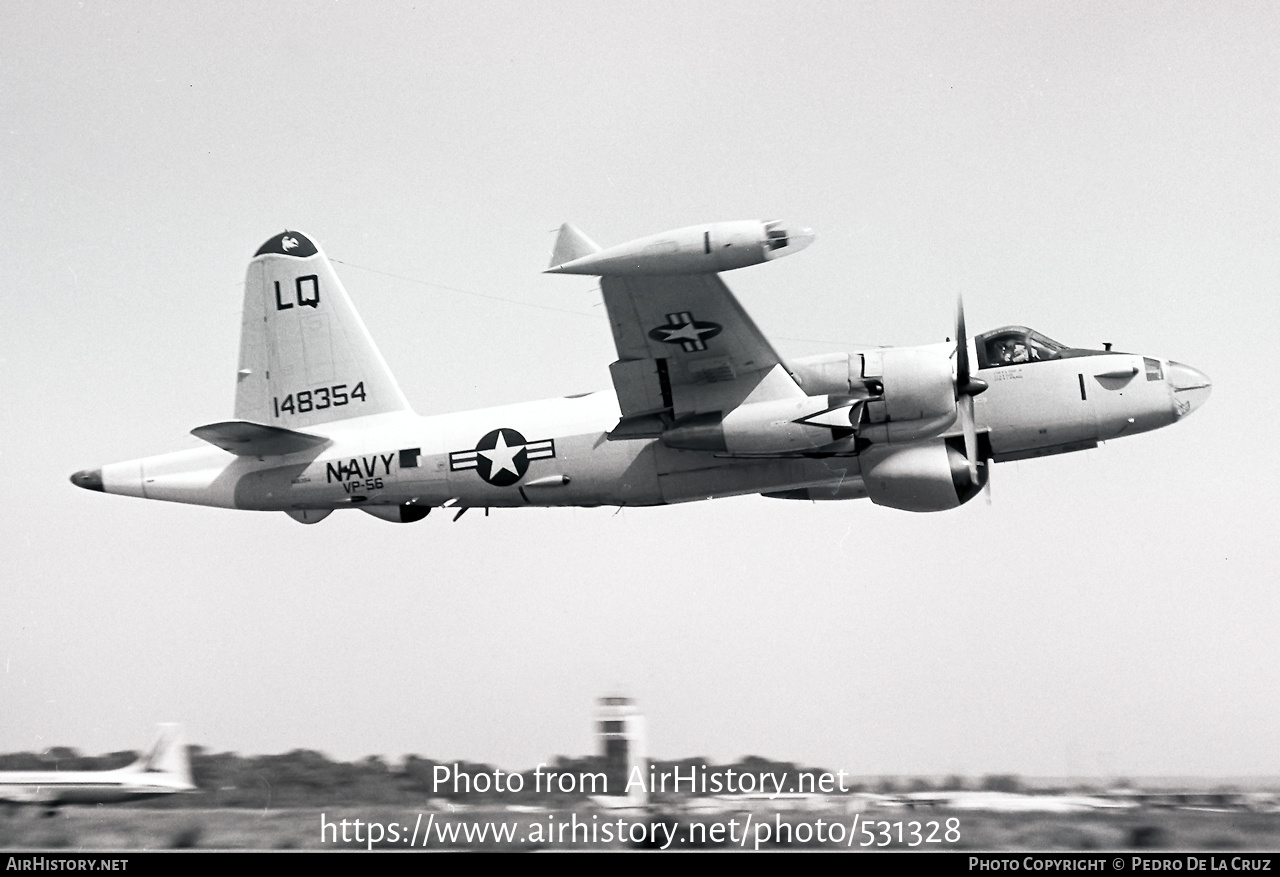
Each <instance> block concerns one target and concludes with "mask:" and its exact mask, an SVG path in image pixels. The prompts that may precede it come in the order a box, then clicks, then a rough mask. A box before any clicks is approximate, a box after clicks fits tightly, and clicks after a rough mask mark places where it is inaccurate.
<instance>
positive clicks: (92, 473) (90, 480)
mask: <svg viewBox="0 0 1280 877" xmlns="http://www.w3.org/2000/svg"><path fill="white" fill-rule="evenodd" d="M71 483H72V484H74V485H75V486H76V487H83V488H84V489H85V490H102V470H101V469H81V470H80V471H79V472H77V473H76V474H74V475H72V476H71Z"/></svg>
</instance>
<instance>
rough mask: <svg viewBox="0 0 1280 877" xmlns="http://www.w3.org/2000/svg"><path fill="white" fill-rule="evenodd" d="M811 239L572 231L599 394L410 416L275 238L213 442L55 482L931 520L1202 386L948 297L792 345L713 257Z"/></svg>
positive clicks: (325, 497) (1176, 406)
mask: <svg viewBox="0 0 1280 877" xmlns="http://www.w3.org/2000/svg"><path fill="white" fill-rule="evenodd" d="M812 239H813V236H812V234H810V233H809V232H808V230H807V229H806V230H793V229H788V228H786V227H784V226H783V225H782V224H781V223H777V222H758V221H753V220H749V221H742V222H725V223H716V224H712V225H706V226H694V227H690V228H684V229H679V230H676V231H672V232H667V233H664V234H659V235H653V236H650V237H646V238H641V239H639V240H636V241H632V242H630V243H627V244H622V245H620V246H617V247H612V248H610V249H607V250H602V249H601V248H600V247H599V246H597V245H596V244H595V243H593V242H592V241H591V240H590V239H588V238H587V237H586V236H585V235H583V234H582V232H580V231H579V230H578V229H576V228H574V227H573V226H572V225H569V224H566V225H564V226H562V227H561V230H560V235H559V237H558V238H557V240H556V244H555V250H554V252H553V256H552V267H551V268H549V269H548V271H549V272H551V273H559V274H586V275H596V276H599V277H600V278H601V281H600V286H601V290H602V292H603V295H604V303H605V306H606V308H607V310H608V314H609V321H610V325H611V326H612V329H613V336H614V342H615V344H616V346H617V351H618V360H617V361H616V362H614V363H613V364H612V365H610V367H609V370H610V373H611V374H612V377H613V391H612V392H598V393H592V394H587V395H584V396H573V397H567V398H561V399H549V400H545V401H540V402H527V403H522V404H517V405H507V406H503V407H500V408H488V409H481V410H477V411H466V412H460V413H455V414H436V415H430V416H426V417H420V416H418V415H416V414H414V412H413V411H412V410H411V409H410V407H409V403H408V402H407V401H406V400H405V397H404V395H403V394H402V393H401V392H400V388H399V386H397V384H396V381H395V379H394V378H393V377H392V375H391V372H390V370H389V369H388V368H387V364H386V362H385V361H384V360H383V358H382V355H381V354H380V353H379V352H378V349H377V348H376V347H375V346H374V344H373V341H372V340H371V339H370V337H369V333H368V331H367V330H366V329H365V326H364V323H363V322H362V321H361V320H360V317H359V316H358V315H357V314H356V311H355V309H354V308H353V307H352V304H351V300H350V299H349V298H348V297H347V293H346V290H345V289H343V286H342V283H341V282H340V281H339V280H338V277H337V275H336V274H335V273H334V271H333V268H332V266H331V265H330V263H329V260H328V259H327V258H326V257H325V255H324V254H323V253H322V252H321V251H320V248H319V247H318V246H316V244H315V243H314V242H313V241H311V240H310V239H309V238H307V237H306V236H305V235H303V234H300V233H298V232H293V231H286V232H284V233H283V234H278V235H276V236H275V237H273V238H271V239H270V240H268V241H267V242H266V243H265V244H263V245H262V246H261V248H259V249H258V251H257V253H256V254H255V256H254V258H253V260H252V261H251V262H250V263H249V270H248V276H247V277H246V280H245V297H244V313H243V322H242V326H241V339H240V368H239V372H238V373H237V376H236V381H237V384H236V403H235V419H234V420H227V421H221V422H218V423H211V424H208V425H206V426H200V427H197V428H196V429H193V430H192V433H193V434H194V435H196V436H198V437H199V438H201V439H203V440H205V441H206V442H208V443H209V444H210V445H211V447H207V448H201V449H195V450H187V451H180V452H178V453H172V454H165V455H162V456H156V457H147V458H144V459H139V460H131V461H129V462H125V463H115V464H112V465H108V466H103V467H102V468H100V469H86V470H83V471H80V472H77V473H76V474H75V475H73V476H71V480H72V482H73V483H74V484H77V485H79V486H80V487H84V488H87V489H90V490H100V491H104V492H106V493H118V494H124V495H128V496H137V497H143V498H146V499H159V500H167V501H170V502H183V503H194V504H198V505H209V506H221V507H224V508H236V509H256V510H261V511H282V512H285V513H286V514H288V515H289V516H291V517H292V518H294V519H295V520H297V521H301V522H303V523H314V522H316V521H319V520H321V519H322V518H324V517H325V516H327V515H328V514H329V513H330V512H332V511H333V510H335V509H345V508H358V509H361V510H362V511H365V512H368V513H369V514H371V515H373V516H375V517H378V518H382V519H383V520H387V521H396V522H402V523H407V522H411V521H417V520H420V519H422V518H424V517H426V515H427V513H428V512H430V510H431V509H432V508H434V507H437V506H445V507H450V508H453V509H456V510H457V515H458V516H460V515H461V514H462V513H463V512H464V511H466V510H467V509H468V508H478V507H483V508H486V509H488V508H490V507H518V506H600V505H612V506H650V505H662V504H666V503H675V502H685V501H690V500H696V499H709V498H714V497H721V496H734V495H741V494H753V493H760V494H764V495H765V496H770V497H777V498H781V499H808V500H836V499H855V498H859V497H870V499H871V501H872V502H874V503H877V504H879V505H885V506H891V507H894V508H899V509H906V510H909V511H917V512H923V511H938V510H944V509H952V508H956V507H957V506H959V505H960V504H962V503H964V502H966V501H968V500H969V499H971V498H972V497H973V496H975V495H976V494H977V493H978V491H979V490H981V489H982V487H983V485H985V484H986V483H987V476H988V462H989V461H992V460H994V461H995V462H1003V461H1006V460H1021V459H1025V458H1028V457H1037V456H1044V455H1049V454H1059V453H1065V452H1068V451H1076V450H1081V449H1084V448H1093V447H1096V446H1097V444H1098V442H1100V441H1105V440H1108V439H1114V438H1118V437H1120V436H1127V435H1133V434H1136V433H1140V432H1146V431H1148V430H1152V429H1156V428H1158V427H1161V426H1166V425H1168V424H1171V423H1175V422H1177V421H1178V420H1179V419H1181V418H1183V417H1185V416H1186V415H1188V414H1189V413H1191V412H1192V411H1193V410H1195V409H1196V408H1197V407H1198V406H1199V405H1201V404H1202V403H1203V402H1204V400H1205V399H1206V398H1207V397H1208V395H1209V391H1210V383H1209V379H1208V378H1207V377H1206V376H1205V375H1203V374H1201V373H1200V372H1199V371H1197V370H1195V369H1193V368H1191V367H1190V366H1186V365H1183V364H1181V363H1178V362H1173V361H1171V360H1167V359H1160V358H1156V357H1150V356H1143V355H1140V354H1132V353H1120V352H1117V351H1112V350H1086V349H1083V348H1077V347H1068V346H1066V345H1063V344H1059V343H1058V342H1056V341H1053V340H1050V339H1049V338H1047V337H1045V336H1044V335H1041V334H1040V333H1039V332H1034V331H1032V330H1030V329H1027V328H1024V327H1021V326H1006V327H1004V328H1001V329H997V330H995V331H993V332H987V333H985V334H982V335H978V336H977V337H976V338H974V339H973V342H972V343H970V342H969V341H968V339H967V338H966V335H965V328H964V317H963V312H962V311H961V312H960V313H959V314H958V316H957V321H956V322H957V325H956V342H955V343H950V342H947V343H942V344H932V345H926V346H922V347H900V348H874V349H870V350H859V351H854V352H842V353H833V354H827V355H822V356H811V357H806V358H803V359H795V360H786V359H784V358H782V357H781V356H779V355H778V353H777V352H775V350H774V348H773V346H772V345H771V344H770V343H769V341H768V339H767V338H765V336H764V334H763V333H762V332H761V331H760V330H759V329H758V328H756V325H755V323H754V322H753V321H752V320H751V318H750V317H749V316H748V315H747V313H746V311H744V310H743V308H742V306H741V305H740V304H739V303H738V301H737V299H736V298H734V296H733V294H732V293H731V292H730V291H729V289H728V288H727V287H726V286H725V285H724V283H723V282H722V281H721V279H720V276H719V272H721V271H727V270H730V269H733V268H740V267H743V266H747V265H753V264H758V263H761V262H765V261H769V260H772V259H776V258H779V257H781V256H786V255H789V254H791V253H794V252H796V251H798V250H800V249H802V248H803V247H805V246H807V245H808V244H809V242H810V241H811V240H812ZM973 362H976V363H977V369H976V370H974V369H973V368H972V367H971V363H973Z"/></svg>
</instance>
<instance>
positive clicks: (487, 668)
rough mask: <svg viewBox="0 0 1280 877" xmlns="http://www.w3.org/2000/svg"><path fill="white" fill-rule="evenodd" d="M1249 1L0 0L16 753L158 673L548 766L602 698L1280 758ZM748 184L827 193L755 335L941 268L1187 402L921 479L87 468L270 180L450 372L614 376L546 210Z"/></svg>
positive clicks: (905, 291)
mask: <svg viewBox="0 0 1280 877" xmlns="http://www.w3.org/2000/svg"><path fill="white" fill-rule="evenodd" d="M1278 44H1280V8H1277V7H1276V6H1275V5H1274V4H1269V3H1237V4H1211V5H1207V4H1197V3H1186V4H1182V3H1127V4H1114V3H1096V4H1087V3H1036V4H1006V3H979V4H957V3H912V4H903V3H877V4H866V3H838V4H837V3H828V4H820V3H808V4H791V5H779V4H777V3H725V4H717V3H702V4H684V3H669V4H663V3H654V2H644V3H634V4H624V3H610V4H599V3H581V4H569V3H538V4H527V3H509V4H507V3H503V4H483V3H482V4H476V3H466V4H462V3H458V4H438V3H419V4H416V5H409V4H391V3H388V4H372V3H360V4H354V3H352V4H330V3H291V4H267V5H263V4H250V3H216V4H215V3H205V4H164V3H157V4H143V3H136V4H134V3H129V4H124V3H85V4H69V3H63V4H48V3H36V2H25V0H24V2H11V3H7V4H5V5H4V7H3V10H2V11H0V138H2V139H0V198H2V199H3V200H2V203H3V209H2V210H0V254H2V255H3V258H0V302H2V307H3V310H0V313H2V314H3V315H4V318H3V321H2V322H0V327H2V328H0V333H2V334H0V341H2V343H0V376H2V377H3V382H4V383H3V386H4V392H3V394H0V461H2V462H3V464H4V471H5V472H6V474H7V479H6V480H7V483H8V484H9V488H8V491H7V498H6V499H5V500H4V501H3V503H2V504H0V531H2V532H3V533H4V537H3V544H4V546H5V550H4V552H3V569H4V573H3V575H2V576H0V582H2V583H3V584H2V585H0V662H2V663H0V751H14V750H26V749H42V748H45V747H47V746H49V745H71V746H76V747H78V748H80V749H82V750H84V751H87V752H104V751H110V750H116V749H124V748H138V747H141V746H143V745H145V744H146V742H147V740H148V737H149V735H150V734H151V733H152V724H153V723H154V722H156V721H162V720H176V721H181V722H184V723H185V724H186V726H187V731H188V736H189V738H190V739H191V740H192V741H193V742H198V743H202V744H204V745H207V746H210V747H213V748H216V749H234V750H238V751H241V752H245V753H263V752H277V751H282V750H286V749H291V748H295V747H306V748H315V749H320V750H323V751H325V752H328V753H330V754H331V755H333V756H335V757H340V758H354V757H358V756H363V755H366V754H372V753H380V754H384V755H387V756H391V757H395V756H398V755H400V754H403V753H409V752H414V753H420V754H423V755H427V756H431V757H436V758H444V759H454V758H457V759H464V758H465V759H471V760H477V761H489V762H492V763H494V764H497V765H500V766H503V767H506V768H525V767H531V766H532V765H534V764H536V763H537V762H539V761H543V760H548V759H549V758H550V757H552V756H554V755H555V754H558V753H563V754H583V753H587V752H591V751H594V748H595V743H594V740H593V738H592V725H591V718H592V712H593V709H594V699H595V698H596V697H597V696H599V695H602V694H606V693H611V692H623V693H628V694H631V695H632V696H634V697H636V698H637V699H638V700H639V702H640V705H641V707H642V708H643V710H644V711H645V713H646V714H647V715H648V717H649V724H650V729H651V750H652V753H653V754H654V755H656V756H658V757H681V756H690V755H700V754H701V755H707V756H710V757H712V758H715V759H720V760H723V759H730V758H736V757H738V756H741V755H745V754H751V753H754V754H761V755H767V756H772V757H776V758H782V759H794V760H797V761H802V762H807V763H813V764H822V765H825V766H827V767H829V768H831V769H844V770H849V771H851V772H854V773H858V774H864V773H922V774H923V773H944V772H961V773H969V774H980V773H990V772H1021V773H1028V774H1063V773H1071V774H1101V775H1111V774H1131V775H1141V774H1187V773H1204V774H1218V775H1225V774H1280V751H1278V750H1277V748H1276V746H1275V729H1276V727H1277V726H1280V702H1278V699H1277V696H1276V692H1277V691H1278V690H1280V638H1277V636H1276V630H1277V620H1278V616H1280V596H1278V594H1277V588H1276V585H1277V581H1278V580H1280V575H1278V574H1277V573H1278V572H1280V561H1277V559H1276V550H1275V544H1276V541H1277V535H1278V534H1277V529H1278V528H1277V526H1276V523H1277V515H1276V512H1275V511H1274V508H1273V505H1272V503H1273V502H1274V498H1275V496H1276V494H1277V492H1278V488H1280V483H1278V481H1280V479H1277V455H1276V451H1275V448H1274V443H1275V437H1276V435H1277V432H1278V431H1280V422H1278V421H1280V417H1278V416H1277V406H1276V403H1275V402H1274V400H1273V398H1272V397H1273V395H1274V394H1273V392H1272V391H1271V390H1270V389H1269V388H1268V386H1267V384H1266V382H1265V380H1266V376H1267V375H1268V374H1269V372H1270V370H1271V368H1272V363H1271V360H1272V357H1273V354H1274V352H1275V349H1276V344H1275V340H1274V334H1275V332H1276V329H1277V326H1280V313H1278V311H1280V308H1278V307H1277V298H1276V289H1277V282H1278V280H1280V259H1278V257H1277V254H1278V249H1277V246H1276V242H1277V240H1278V239H1280V238H1278V236H1277V233H1278V231H1280V229H1278V228H1277V225H1278V223H1277V204H1280V164H1277V162H1276V156H1277V155H1278V154H1280V142H1278V141H1280V67H1277V65H1276V64H1275V58H1274V52H1275V46H1276V45H1278ZM743 218H761V219H772V218H782V219H790V220H794V221H798V222H802V223H804V224H807V225H811V226H812V227H813V228H814V229H815V231H816V232H817V234H818V240H817V242H816V243H815V244H814V246H812V247H811V248H809V249H808V250H806V251H805V252H804V253H803V254H801V255H799V256H797V257H795V258H792V259H786V260H783V261H781V262H778V263H773V264H770V265H766V266H761V267H757V268H749V269H745V270H743V271H738V272H734V273H731V274H729V275H727V276H726V280H727V281H728V282H729V284H730V286H731V287H732V288H733V289H734V290H735V291H736V292H737V293H738V294H739V297H740V298H741V300H742V301H743V303H744V305H745V306H746V307H747V309H748V310H749V311H750V312H751V313H752V315H753V316H754V317H755V319H756V322H757V323H758V324H759V325H760V326H761V328H762V329H763V330H764V331H765V332H766V333H767V334H768V335H769V336H770V337H771V338H773V339H774V341H775V343H776V344H777V346H778V347H779V348H780V349H782V350H783V351H784V352H785V353H789V354H792V355H804V354H810V353H818V352H823V351H829V350H838V349H842V348H847V347H848V346H850V345H854V344H866V343H881V344H916V343H926V342H933V341H939V340H942V339H943V338H944V337H945V336H947V335H949V334H951V331H952V329H951V319H952V311H953V307H954V301H955V297H956V294H957V293H963V294H964V296H965V301H966V305H967V308H968V318H969V320H968V321H969V326H970V328H971V330H972V331H974V332H979V331H982V330H984V329H990V328H993V327H995V326H998V325H1003V324H1005V323H1023V324H1026V325H1030V326H1033V327H1035V328H1037V329H1039V330H1040V331H1042V332H1044V333H1046V334H1047V335H1049V336H1050V337H1053V338H1056V339H1059V340H1061V341H1063V342H1067V343H1070V344H1075V345H1079V346H1093V347H1097V346H1100V345H1101V343H1102V342H1103V341H1111V342H1114V343H1115V345H1116V347H1117V348H1118V349H1122V350H1131V351H1135V352H1142V353H1148V354H1153V355H1159V356H1167V357H1171V358H1174V359H1177V360H1180V361H1183V362H1186V363H1189V364H1191V365H1193V366H1195V367H1197V368H1199V369H1201V370H1203V371H1205V372H1206V373H1208V374H1209V375H1210V376H1211V377H1212V378H1213V380H1214V391H1213V396H1212V397H1211V399H1210V400H1209V402H1208V403H1207V404H1206V405H1205V407H1204V408H1203V409H1201V410H1200V411H1198V412H1197V413H1196V414H1195V415H1194V416H1193V417H1191V418H1190V419H1189V420H1188V421H1186V422H1185V423H1182V424H1178V425H1177V426H1175V427H1172V428H1170V429H1166V430H1161V431H1159V432H1155V433H1150V434H1146V435H1142V436H1138V437H1134V438H1130V439H1126V440H1123V441H1118V442H1113V443H1110V444H1108V445H1106V446H1105V447H1103V448H1099V449H1098V450H1096V451H1090V452H1085V453H1080V454H1073V455H1068V456H1063V457H1058V458H1052V459H1047V460H1039V461H1028V462H1022V463H1010V464H1005V465H1001V466H998V467H997V468H996V469H995V471H994V474H993V482H994V484H993V498H994V502H993V504H992V505H990V506H988V505H986V504H985V503H984V502H983V501H982V500H981V499H979V500H977V501H975V502H973V503H970V504H969V505H967V506H965V507H963V508H962V509H960V510H958V511H955V512H949V513H942V514H935V515H913V514H909V513H906V512H899V511H895V510H892V509H885V508H879V507H877V506H874V505H872V504H870V503H869V502H867V501H859V502H849V503H829V504H809V503H786V502H779V501H773V500H767V499H763V498H759V497H753V498H740V499H733V500H719V501H714V502H706V503H698V504H692V505H687V506H682V507H672V508H659V509H629V510H626V511H624V512H622V513H620V514H615V513H614V510H612V509H595V510H581V509H580V510H539V509H534V510H513V511H498V512H495V513H494V514H493V515H492V516H491V517H489V518H487V519H486V518H484V517H483V516H481V515H479V514H477V513H472V514H470V515H468V516H466V517H464V518H463V519H462V520H461V521H459V522H458V523H456V524H454V523H450V521H449V519H448V516H446V515H432V516H431V517H430V518H428V519H427V520H426V521H424V522H422V523H420V524H416V525H413V526H393V525H390V524H387V523H385V522H382V521H378V520H375V519H374V518H372V517H369V516H367V515H362V514H356V513H354V512H348V513H343V514H336V515H333V516H332V517H330V518H329V519H328V520H326V521H324V522H323V523H321V524H319V525H317V526H314V527H303V526H300V525H298V524H296V523H295V522H293V521H291V520H289V519H288V518H287V517H286V516H284V515H281V514H263V513H252V512H230V511H224V510H217V509H206V508H197V507H186V506H180V505H170V504H163V503H149V502H143V501H139V500H135V499H130V498H125V497H113V496H102V495H96V494H93V493H88V492H85V491H83V490H79V489H77V488H75V487H73V486H72V485H71V484H70V483H69V482H68V481H67V476H68V475H69V474H70V473H71V472H73V471H75V470H76V469H80V468H82V467H88V466H98V465H101V464H104V463H108V462H114V461H118V460H124V459H131V458H135V457H140V456H145V455H150V454H156V453H162V452H165V451H169V450H178V449H182V448H186V447H194V446H196V445H197V444H198V443H199V442H198V440H197V439H195V438H192V437H191V436H189V435H188V434H187V431H188V430H189V429H191V428H192V427H195V426H198V425H200V424H203V423H209V422H212V421H216V420H221V419H225V418H226V417H228V416H230V414H231V406H232V398H233V390H234V371H235V368H236V352H237V344H238V335H239V310H240V304H241V284H242V281H243V275H244V269H245V266H246V264H247V261H248V259H249V258H250V257H251V255H252V253H253V252H254V250H255V249H256V248H257V247H258V245H259V244H260V243H261V242H262V241H264V240H265V239H266V238H267V237H269V236H271V235H272V234H275V233H277V232H278V231H279V230H281V229H283V228H286V227H288V228H295V229H299V230H302V231H304V232H306V233H307V234H309V235H311V236H312V237H314V238H315V239H316V240H317V241H319V242H320V244H321V245H322V246H323V247H324V248H325V250H326V251H327V253H328V254H329V255H330V256H331V257H332V258H334V259H337V260H342V262H343V263H344V264H341V265H339V266H338V270H339V272H340V274H341V276H342V278H343V280H344V282H345V283H346V285H347V287H348V290H349V291H350V293H351V295H352V297H353V299H354V300H355V302H356V304H357V307H358V308H359V309H360V311H361V313H362V315H363V316H364V318H365V321H366V323H367V324H368V326H369V328H370V331H371V332H372V334H373V335H374V337H375V339H376V340H377V341H378V343H379V345H380V346H381V349H382V351H383V353H384V355H385V356H386V358H387V360H388V362H389V363H390V365H391V367H392V368H393V370H394V371H395V372H396V374H397V377H398V378H399V380H400V382H401V385H402V387H403V389H404V391H405V393H406V395H407V396H408V397H409V399H410V401H411V402H412V403H413V405H414V407H415V408H416V410H417V411H418V412H420V413H438V412H447V411H454V410H463V409H467V408H475V407H485V406H489V405H496V404H502V403H507V402H515V401H522V400H526V399H536V398H543V397H552V396H558V395H563V394H568V393H574V392H581V391H584V390H589V389H596V388H602V387H607V386H608V385H609V373H608V369H607V366H608V363H609V362H610V361H611V360H612V359H613V358H614V352H613V346H612V341H611V339H610V335H609V331H608V325H607V323H606V321H605V320H604V319H603V307H602V306H601V304H600V298H599V293H598V292H597V291H596V287H595V282H594V280H593V279H592V278H576V277H555V276H544V275H541V274H540V273H539V272H540V270H541V269H542V268H543V267H545V265H546V261H547V258H548V255H549V252H550V249H551V245H552V241H553V239H554V230H555V229H556V227H557V226H558V225H559V224H560V223H561V222H562V221H565V220H573V221H574V222H576V223H578V224H579V225H581V226H582V228H583V229H585V230H586V232H587V233H588V234H590V235H591V236H592V237H594V238H595V239H596V240H598V241H600V242H601V243H603V244H606V245H609V244H614V243H620V242H622V241H624V240H627V239H630V238H633V237H638V236H641V235H645V234H650V233H653V232H659V231H662V230H665V229H668V228H674V227H678V226H683V225H689V224H693V223H697V222H704V221H715V220H722V219H743ZM353 266H363V267H353ZM365 268H371V269H376V271H381V272H390V273H391V274H395V275H401V276H403V277H406V278H413V279H416V280H418V281H422V282H419V283H414V282H408V281H405V280H400V279H396V278H393V277H389V276H386V275H385V274H379V273H375V272H374V271H369V270H365ZM424 283H426V284H436V285H435V286H432V285H424ZM442 287H451V288H453V289H452V290H451V289H448V288H442ZM453 290H466V291H469V292H472V293H477V294H479V295H482V296H495V297H498V298H500V299H503V300H499V301H495V300H492V299H489V298H479V297H477V296H475V295H467V294H464V293H461V292H457V291H453ZM533 305H541V306H550V307H551V308H558V309H560V310H554V309H544V308H537V307H533Z"/></svg>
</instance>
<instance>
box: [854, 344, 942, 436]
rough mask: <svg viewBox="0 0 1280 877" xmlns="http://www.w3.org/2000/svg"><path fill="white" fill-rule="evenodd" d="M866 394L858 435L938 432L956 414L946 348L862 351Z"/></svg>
mask: <svg viewBox="0 0 1280 877" xmlns="http://www.w3.org/2000/svg"><path fill="white" fill-rule="evenodd" d="M862 378H863V382H864V384H865V385H866V387H867V389H868V392H871V393H876V394H877V395H879V396H880V398H878V399H876V398H873V399H869V400H868V401H867V403H866V415H865V417H864V421H863V424H862V425H861V426H860V427H859V429H858V435H859V436H861V437H863V438H865V439H868V440H870V441H873V442H899V443H901V442H913V441H919V440H920V439H925V438H929V437H931V436H935V435H938V434H940V433H942V432H944V431H945V430H946V429H948V428H949V427H950V426H951V424H953V423H955V419H956V389H955V378H954V375H953V373H952V366H951V356H950V348H949V347H942V346H936V347H893V348H887V349H884V350H873V351H868V352H867V353H864V354H863V355H862ZM877 391H878V393H877Z"/></svg>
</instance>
